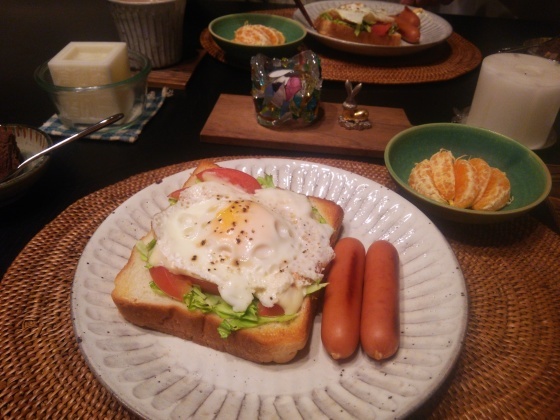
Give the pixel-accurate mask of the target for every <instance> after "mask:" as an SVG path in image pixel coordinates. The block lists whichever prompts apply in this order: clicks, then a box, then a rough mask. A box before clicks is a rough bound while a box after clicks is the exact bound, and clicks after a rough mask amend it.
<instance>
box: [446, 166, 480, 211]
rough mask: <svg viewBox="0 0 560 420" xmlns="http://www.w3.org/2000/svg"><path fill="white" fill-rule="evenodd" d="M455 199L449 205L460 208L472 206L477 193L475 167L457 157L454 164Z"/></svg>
mask: <svg viewBox="0 0 560 420" xmlns="http://www.w3.org/2000/svg"><path fill="white" fill-rule="evenodd" d="M454 172H455V199H454V200H453V201H452V202H451V205H452V206H454V207H458V208H461V209H466V208H467V207H470V206H472V204H473V203H474V200H475V199H476V197H477V195H478V184H477V176H476V169H475V168H474V167H473V166H472V165H471V164H470V163H469V161H468V160H465V159H457V160H456V161H455V164H454Z"/></svg>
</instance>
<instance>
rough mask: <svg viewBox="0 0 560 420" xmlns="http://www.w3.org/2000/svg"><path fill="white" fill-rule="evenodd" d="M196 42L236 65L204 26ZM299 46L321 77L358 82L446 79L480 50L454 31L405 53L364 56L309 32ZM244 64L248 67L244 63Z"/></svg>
mask: <svg viewBox="0 0 560 420" xmlns="http://www.w3.org/2000/svg"><path fill="white" fill-rule="evenodd" d="M294 10H295V9H279V10H274V11H266V12H262V13H274V14H279V15H282V16H286V17H291V16H293V13H294ZM200 43H201V45H202V47H203V48H204V49H205V50H206V51H207V52H208V54H210V55H211V56H212V57H214V58H216V59H217V60H219V61H221V62H223V63H227V64H232V65H235V66H239V63H238V62H237V61H236V60H235V59H232V58H229V57H227V56H226V54H225V53H224V51H223V50H222V49H221V48H220V47H219V46H218V45H217V44H216V43H215V42H214V40H213V39H212V36H211V35H210V32H209V31H208V28H206V29H204V30H203V31H202V33H201V35H200ZM302 49H311V50H313V51H314V52H315V53H316V54H318V55H319V57H320V58H321V73H322V77H323V79H324V80H335V81H346V80H350V81H352V82H362V83H377V84H405V83H426V82H438V81H443V80H450V79H454V78H456V77H458V76H461V75H463V74H465V73H468V72H470V71H471V70H474V69H475V68H476V67H477V66H478V65H479V64H480V63H481V61H482V54H481V52H480V50H479V49H478V48H477V47H476V46H475V45H473V44H472V43H470V42H469V41H467V40H466V39H465V38H463V37H461V36H460V35H459V34H457V33H455V32H453V33H452V34H451V36H450V37H449V38H448V39H447V40H446V42H444V43H442V44H439V45H436V46H434V47H433V48H430V49H428V50H425V51H422V52H419V53H416V54H412V55H409V56H398V57H365V56H357V55H351V54H345V53H343V52H340V51H335V50H332V49H330V48H328V47H325V46H324V45H321V44H320V43H318V42H317V41H315V40H313V39H311V38H310V37H309V36H308V37H307V38H306V39H305V44H304V46H302ZM246 67H247V68H248V67H249V65H248V63H247V65H246Z"/></svg>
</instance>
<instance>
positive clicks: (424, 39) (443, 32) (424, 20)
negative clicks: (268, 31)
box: [294, 1, 453, 56]
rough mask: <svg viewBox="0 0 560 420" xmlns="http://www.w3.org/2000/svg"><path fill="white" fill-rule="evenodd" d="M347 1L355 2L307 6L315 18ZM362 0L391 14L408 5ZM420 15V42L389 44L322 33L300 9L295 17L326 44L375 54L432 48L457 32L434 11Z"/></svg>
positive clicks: (412, 51) (329, 2)
mask: <svg viewBox="0 0 560 420" xmlns="http://www.w3.org/2000/svg"><path fill="white" fill-rule="evenodd" d="M345 3H354V2H353V1H318V2H313V3H309V4H307V5H305V10H307V14H308V15H309V17H311V20H312V21H314V20H315V19H316V18H317V17H318V16H319V15H320V14H321V13H323V12H324V11H326V10H328V9H332V8H336V7H338V6H339V5H341V4H345ZM361 3H363V4H365V5H366V6H368V7H370V8H371V9H375V10H380V9H382V10H385V11H386V12H387V13H389V14H390V15H393V14H397V13H399V12H400V11H402V10H403V7H404V6H403V5H401V4H398V3H387V2H383V1H361ZM419 17H420V42H419V43H418V44H409V43H408V42H406V41H402V43H401V45H398V46H387V45H368V44H361V43H359V42H350V41H344V40H341V39H336V38H333V37H330V36H326V35H321V34H320V33H318V32H317V31H316V30H315V29H313V28H312V27H311V26H310V25H309V23H307V20H305V18H304V17H303V14H302V13H301V11H299V10H296V12H295V13H294V19H295V20H297V21H298V22H300V23H301V24H303V25H304V26H305V29H307V32H308V33H309V35H310V36H312V37H313V38H315V39H316V40H317V41H319V42H321V43H322V44H325V45H327V46H329V47H331V48H334V49H336V50H339V51H344V52H347V53H352V54H360V55H371V56H396V55H406V54H412V53H416V52H419V51H423V50H425V49H427V48H431V47H433V46H435V45H437V44H440V43H442V42H443V41H445V40H446V39H447V38H449V36H450V35H451V33H452V32H453V28H452V27H451V25H450V24H449V23H448V22H447V21H446V20H445V19H443V18H441V17H440V16H438V15H436V14H434V13H431V12H428V11H427V10H424V11H422V13H420V15H419Z"/></svg>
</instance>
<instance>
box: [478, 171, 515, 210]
mask: <svg viewBox="0 0 560 420" xmlns="http://www.w3.org/2000/svg"><path fill="white" fill-rule="evenodd" d="M510 191H511V186H510V182H509V179H508V178H507V176H506V174H505V173H503V172H502V171H500V170H499V169H497V168H491V174H490V179H489V181H488V185H487V186H486V190H485V191H484V193H483V194H482V196H481V197H480V198H479V199H478V200H476V201H475V202H474V204H473V206H472V208H473V209H474V210H489V211H495V210H500V209H501V208H502V207H504V206H505V205H506V204H507V203H508V202H509V200H510Z"/></svg>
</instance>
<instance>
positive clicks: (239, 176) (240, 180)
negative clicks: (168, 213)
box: [168, 168, 262, 200]
mask: <svg viewBox="0 0 560 420" xmlns="http://www.w3.org/2000/svg"><path fill="white" fill-rule="evenodd" d="M196 177H197V178H198V179H199V180H200V181H213V180H223V181H225V182H227V183H228V184H232V185H235V186H237V187H240V188H241V189H242V190H244V191H246V192H248V193H250V194H254V193H255V191H256V190H258V189H260V188H262V187H261V184H259V181H257V180H256V179H255V178H253V177H252V176H251V175H249V174H246V173H245V172H243V171H240V170H237V169H230V168H210V169H206V170H204V171H202V172H199V173H198V174H196ZM184 190H185V188H181V189H179V190H175V191H173V192H172V193H171V194H169V195H168V197H169V198H173V199H175V200H178V199H179V196H180V195H181V192H182V191H184Z"/></svg>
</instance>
